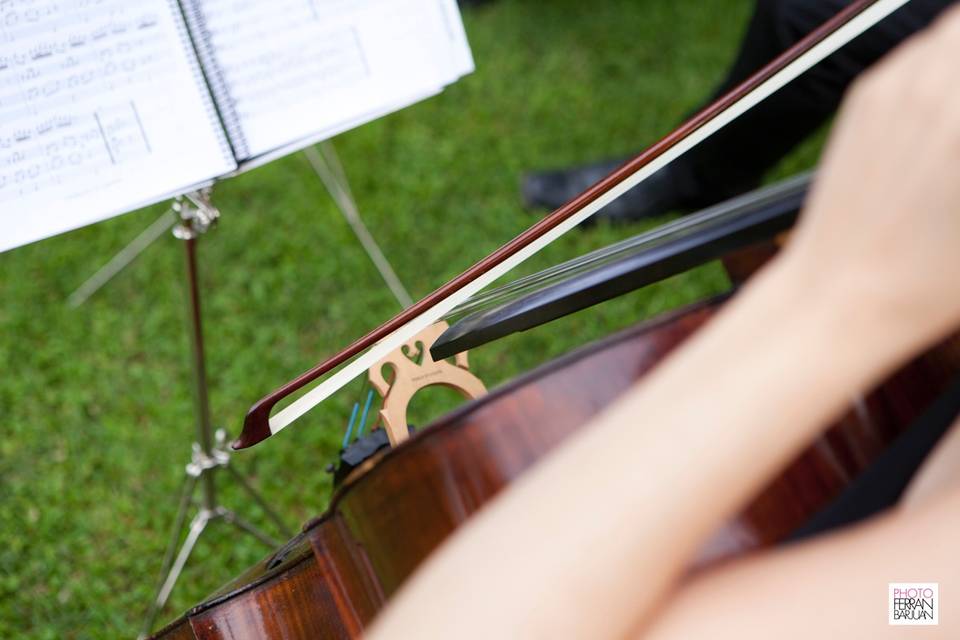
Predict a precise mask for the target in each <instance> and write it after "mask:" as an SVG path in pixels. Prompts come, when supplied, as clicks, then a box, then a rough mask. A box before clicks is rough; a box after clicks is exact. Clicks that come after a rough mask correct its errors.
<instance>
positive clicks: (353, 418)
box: [340, 402, 360, 449]
mask: <svg viewBox="0 0 960 640" xmlns="http://www.w3.org/2000/svg"><path fill="white" fill-rule="evenodd" d="M359 409H360V403H359V402H354V403H353V411H351V412H350V421H349V422H347V432H346V433H345V434H343V443H342V444H341V445H340V448H341V449H346V448H347V445H348V444H350V436H351V434H353V423H354V422H356V421H357V411H358V410H359Z"/></svg>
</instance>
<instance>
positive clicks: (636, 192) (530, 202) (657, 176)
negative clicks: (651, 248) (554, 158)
mask: <svg viewBox="0 0 960 640" xmlns="http://www.w3.org/2000/svg"><path fill="white" fill-rule="evenodd" d="M624 162H625V160H612V161H610V160H608V161H606V162H600V163H597V164H593V165H587V166H584V167H576V168H573V169H564V170H560V171H544V172H540V173H530V174H527V175H525V176H524V177H523V181H522V184H521V186H520V190H521V193H522V194H523V201H524V204H525V205H526V206H527V207H529V208H535V207H546V208H547V209H550V210H553V209H556V208H558V207H560V206H561V205H563V204H565V203H567V202H569V201H570V200H572V199H573V198H574V197H575V196H578V195H580V194H581V193H583V192H584V191H586V190H587V189H588V188H589V187H590V186H592V185H594V184H596V183H597V182H598V181H599V180H601V179H602V178H604V177H606V176H607V175H609V174H610V173H612V172H613V171H614V169H616V168H617V167H619V166H620V165H622V164H623V163H624ZM678 173H679V172H678V171H677V170H676V169H675V168H674V167H673V165H668V166H666V167H664V168H663V169H660V170H659V171H657V172H656V173H654V174H653V175H652V176H650V177H649V178H647V179H646V180H644V181H643V182H641V183H640V184H639V185H637V186H636V187H634V188H633V189H631V190H630V191H628V192H626V193H625V194H623V195H622V196H620V197H619V198H617V199H616V200H614V201H613V202H611V203H610V204H608V205H607V206H606V207H604V208H603V209H601V210H600V211H598V212H597V213H595V214H594V215H593V216H591V217H590V218H588V219H587V220H585V221H584V222H583V223H582V225H581V226H583V227H589V226H593V225H594V224H596V223H597V222H600V221H603V222H607V223H609V224H628V223H631V222H636V221H638V220H643V219H644V218H652V217H656V216H661V215H664V214H667V213H670V212H675V211H685V210H689V209H691V208H693V207H695V206H698V205H699V202H698V200H699V198H697V197H696V196H694V195H691V194H690V191H691V189H690V188H689V185H688V184H686V183H687V182H689V181H687V180H684V179H683V178H681V177H680V176H679V175H678Z"/></svg>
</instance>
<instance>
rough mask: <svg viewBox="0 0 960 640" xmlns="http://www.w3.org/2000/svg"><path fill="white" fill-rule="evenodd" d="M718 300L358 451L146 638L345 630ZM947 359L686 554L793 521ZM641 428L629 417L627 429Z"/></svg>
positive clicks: (951, 364) (862, 410)
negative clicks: (394, 440)
mask: <svg viewBox="0 0 960 640" xmlns="http://www.w3.org/2000/svg"><path fill="white" fill-rule="evenodd" d="M721 304H722V302H721V300H714V301H709V302H704V303H701V304H698V305H695V306H693V307H690V308H687V309H684V310H681V311H678V312H674V313H671V314H668V315H667V316H665V317H662V318H658V319H655V320H653V321H651V322H647V323H643V324H641V325H639V326H637V327H634V328H632V329H629V330H627V331H625V332H623V333H621V334H618V335H616V336H613V337H610V338H608V339H606V340H603V341H601V342H599V343H597V344H594V345H590V346H587V347H585V348H583V349H581V350H579V351H577V352H575V353H572V354H570V355H568V356H565V357H563V358H561V359H559V360H557V361H555V362H552V363H549V364H547V365H545V366H543V367H541V368H539V369H537V370H536V371H533V372H531V373H529V374H527V375H525V376H523V377H522V378H520V379H518V380H516V381H514V382H512V383H510V384H508V385H505V386H504V387H501V388H500V389H497V390H494V391H493V392H491V393H490V394H489V395H487V396H484V397H483V398H481V399H479V400H476V401H474V402H472V403H469V404H468V405H466V406H464V407H462V408H461V409H460V410H458V411H456V412H454V413H453V414H451V415H448V416H446V417H444V418H442V419H440V420H439V421H437V422H436V423H434V424H433V425H431V426H430V427H428V428H426V429H424V430H423V431H421V432H420V433H418V434H417V435H415V436H414V437H413V438H411V439H410V440H409V441H407V442H406V443H404V444H403V445H401V446H399V447H397V448H395V449H392V450H390V451H389V452H387V453H385V454H382V455H379V456H377V457H374V458H372V459H370V460H369V461H367V462H366V463H365V465H364V467H362V468H360V469H358V470H357V472H355V474H354V475H353V477H351V478H349V479H348V480H347V482H346V483H345V484H344V486H342V487H341V488H340V490H339V491H338V492H337V493H336V495H335V497H334V499H333V503H332V505H331V507H330V509H329V510H328V512H327V513H326V514H325V515H323V516H322V517H320V518H318V519H316V520H314V521H312V522H310V523H308V524H307V525H306V526H305V527H304V530H303V532H302V533H301V534H300V535H299V536H297V537H296V538H294V539H293V540H291V541H290V542H289V543H288V544H287V545H286V546H285V547H284V548H282V549H280V550H278V551H277V552H276V553H274V554H272V555H271V556H269V557H268V558H266V559H264V561H263V562H261V563H260V564H259V565H257V566H255V567H253V568H251V569H250V570H249V571H247V572H246V573H244V574H243V575H241V576H239V577H238V578H237V579H236V580H234V581H233V582H231V583H229V584H228V585H226V586H225V587H223V588H222V589H221V590H220V591H218V592H217V593H216V594H214V595H213V596H211V597H210V598H208V599H207V600H206V601H205V602H203V603H201V604H199V605H198V606H196V607H194V608H193V609H191V610H190V611H189V612H187V613H186V614H185V615H184V616H182V617H181V618H180V619H178V620H177V621H175V622H174V623H172V624H171V625H169V626H168V627H167V628H165V629H164V630H162V631H161V632H160V633H159V634H157V637H160V638H166V639H181V638H182V639H191V640H192V639H194V638H196V639H197V640H212V639H222V640H226V639H232V640H233V639H241V638H352V637H357V636H359V635H360V634H361V632H362V630H363V628H364V626H365V625H366V624H368V623H369V622H370V621H371V620H372V619H373V617H374V616H375V615H376V613H377V612H378V611H379V610H380V608H381V607H383V605H384V604H385V602H386V601H387V600H388V599H389V597H390V596H391V595H392V594H393V593H394V592H395V591H396V590H397V589H398V588H399V586H400V585H401V584H402V583H403V581H404V580H405V579H406V578H407V577H409V576H410V574H411V573H412V572H413V570H414V569H415V568H416V567H417V565H419V563H420V562H422V561H423V560H424V559H425V558H426V556H427V555H428V554H429V553H430V552H431V551H432V550H433V549H435V548H436V547H437V545H439V544H440V542H442V541H443V539H444V538H445V537H446V536H448V535H449V534H450V533H452V532H453V531H454V529H456V527H457V526H459V525H460V524H461V523H463V522H464V521H465V520H466V519H467V518H468V517H469V516H470V514H471V513H473V512H474V511H476V510H477V509H478V508H480V507H481V506H482V505H483V504H484V503H485V502H486V501H487V500H489V499H490V498H491V497H493V496H494V495H496V493H497V492H498V491H499V490H500V489H502V488H503V487H505V486H506V485H507V484H508V483H509V482H510V481H511V480H513V479H514V478H516V477H517V476H518V475H519V474H521V473H522V472H523V471H524V470H525V469H527V468H528V467H529V466H530V465H532V464H534V463H535V462H536V461H537V460H538V459H539V458H541V457H542V456H543V455H545V454H546V453H547V452H548V451H549V450H550V449H552V448H553V447H554V446H556V445H557V444H558V443H559V442H561V441H562V440H563V439H564V438H565V437H567V436H569V435H570V434H571V433H573V432H574V431H575V430H576V429H577V428H578V427H580V426H581V425H583V424H585V423H586V422H588V421H589V419H590V418H591V417H592V416H594V415H595V414H596V413H598V412H599V411H600V410H601V409H602V408H603V407H604V406H605V405H606V404H607V403H608V402H609V401H611V400H612V399H614V398H615V397H616V396H618V395H619V394H620V393H622V392H623V391H625V390H626V389H627V388H628V387H630V386H631V385H632V384H634V383H635V382H636V380H637V379H638V378H640V377H641V376H643V375H644V374H645V373H646V372H648V371H649V370H650V369H652V368H653V367H654V366H655V365H656V364H657V362H659V361H660V359H661V358H663V356H664V355H666V354H667V353H668V352H669V351H670V350H672V349H673V348H675V347H676V346H677V345H679V344H681V343H682V342H683V340H685V339H686V338H687V337H688V336H690V335H691V334H692V333H694V332H695V331H696V330H697V329H699V328H700V327H702V326H703V325H704V324H705V323H707V322H709V320H710V318H711V317H712V316H713V315H714V314H715V313H716V311H717V309H718V308H719V306H720V305H721ZM958 361H960V352H958V351H957V350H956V349H955V348H953V350H944V349H938V350H934V351H933V352H931V353H929V354H927V355H925V356H922V357H921V358H918V359H917V360H915V361H914V362H913V363H911V364H910V365H909V366H907V367H905V368H904V369H902V370H901V371H900V372H899V373H897V374H896V375H895V376H894V377H893V378H892V379H890V380H889V381H887V382H886V383H885V384H884V385H882V386H881V387H880V388H878V390H877V391H876V392H874V393H873V394H871V395H870V396H868V397H866V398H864V399H863V401H862V402H859V403H858V404H857V406H856V407H854V408H853V409H852V410H851V411H850V412H849V413H848V414H847V415H846V416H845V417H844V418H843V419H842V420H841V421H840V422H839V423H838V424H837V425H836V426H834V427H833V428H832V429H831V430H830V431H828V432H827V433H826V434H825V435H823V436H822V437H821V438H819V439H818V440H817V441H816V442H815V443H814V444H813V445H812V446H811V447H810V448H809V449H807V450H806V451H805V452H804V453H803V454H802V455H801V456H800V457H799V458H798V459H796V460H795V461H794V462H793V463H792V464H791V465H790V466H789V467H788V468H787V469H785V470H784V471H783V472H782V473H781V475H780V476H779V477H778V478H777V479H776V480H775V481H774V482H773V483H771V484H770V485H769V486H768V487H767V488H766V489H765V490H764V491H763V492H762V493H761V494H760V495H758V496H756V497H755V498H754V500H753V501H752V502H751V503H750V505H749V506H748V507H747V508H746V509H745V510H744V511H743V512H742V513H741V514H740V515H739V516H738V517H737V518H736V519H734V520H732V521H730V522H729V523H728V524H727V525H726V526H724V527H723V528H722V529H721V530H720V531H718V532H717V533H716V534H715V535H714V536H713V537H712V539H711V540H710V541H709V542H708V543H707V545H706V546H705V547H703V548H702V550H701V552H700V555H699V558H698V560H697V564H698V565H699V566H704V565H706V564H709V563H712V562H715V561H718V560H720V559H723V558H726V557H729V556H731V555H733V554H737V553H742V552H744V551H747V550H750V549H754V548H757V547H760V546H765V545H768V544H772V543H774V542H777V541H779V540H781V539H783V538H784V537H785V536H786V535H787V534H789V533H790V532H792V531H793V530H794V529H796V528H797V527H799V526H800V525H801V524H802V523H804V522H805V521H806V520H807V519H808V518H809V517H810V516H812V515H813V514H814V513H815V512H816V511H818V510H819V509H820V508H821V507H822V506H823V505H825V504H826V503H827V502H828V501H829V500H830V499H832V498H833V497H835V496H836V495H837V494H838V493H839V492H840V491H841V490H842V489H843V487H844V486H846V484H847V483H848V482H849V481H850V480H851V479H852V478H854V477H856V476H857V475H858V474H859V473H860V472H862V471H863V470H864V469H865V468H866V467H867V466H868V465H869V464H870V463H871V462H872V461H873V460H874V459H875V458H876V456H877V455H878V454H879V453H880V452H881V451H883V449H884V448H885V447H886V446H887V444H889V442H890V441H891V440H892V439H893V438H894V437H895V436H896V435H897V434H898V433H899V432H901V431H902V430H903V429H904V428H905V427H906V426H907V425H909V423H910V422H911V421H912V420H913V419H914V418H915V417H916V416H917V415H918V414H919V413H920V412H921V411H922V410H923V408H924V407H925V406H926V405H927V404H928V403H929V402H930V401H931V400H932V399H933V398H934V397H935V396H936V395H937V393H938V392H939V391H940V390H941V389H942V388H943V387H944V386H945V384H946V382H947V380H948V379H949V378H950V376H951V374H952V372H953V371H955V370H956V363H957V362H958ZM648 426H649V427H651V428H652V426H650V425H643V424H642V419H641V420H640V421H638V428H644V427H648ZM773 426H774V425H771V428H773Z"/></svg>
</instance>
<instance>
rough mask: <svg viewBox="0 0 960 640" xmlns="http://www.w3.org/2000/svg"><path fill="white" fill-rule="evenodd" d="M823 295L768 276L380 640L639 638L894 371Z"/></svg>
mask: <svg viewBox="0 0 960 640" xmlns="http://www.w3.org/2000/svg"><path fill="white" fill-rule="evenodd" d="M821 295H822V294H821V292H817V291H807V290H805V289H804V287H803V285H802V283H800V282H799V281H797V280H795V279H794V276H793V272H792V271H791V269H789V268H788V267H786V266H783V265H782V264H781V265H779V266H777V267H775V268H773V270H772V271H770V272H769V273H766V274H764V275H762V276H761V277H760V278H759V280H758V282H757V283H756V284H755V285H754V286H752V287H750V289H749V290H747V291H746V292H744V294H743V295H742V296H740V298H739V299H738V300H736V301H734V302H732V303H731V304H730V305H729V307H728V309H727V310H726V311H725V312H724V313H723V314H721V316H720V317H719V318H717V320H716V321H715V322H714V323H713V325H712V326H710V327H708V328H707V329H705V330H704V331H703V332H702V333H701V334H700V335H699V336H697V337H695V338H694V339H693V340H692V341H691V343H689V344H688V345H686V346H685V347H684V348H682V349H681V350H679V351H678V352H677V353H676V354H675V355H674V356H673V357H671V358H670V359H669V360H668V361H667V362H665V363H664V364H663V365H662V366H661V367H660V368H659V369H658V370H657V371H655V372H654V373H653V374H652V375H651V376H650V377H649V378H648V380H647V381H646V382H645V383H643V384H642V385H640V386H639V387H638V388H636V389H634V390H632V391H631V392H629V393H628V394H626V395H625V396H624V397H623V398H621V399H620V400H619V401H618V402H616V403H615V404H614V405H613V406H611V407H610V408H609V409H608V410H607V411H605V412H604V413H603V414H602V415H601V416H600V417H599V418H598V419H597V420H595V421H594V422H593V423H592V424H591V425H589V426H588V427H587V428H585V429H584V430H583V431H582V432H581V433H580V434H578V435H577V436H575V437H574V438H572V439H571V440H570V441H569V442H567V443H565V444H564V445H563V446H562V447H561V448H560V449H559V450H558V451H556V452H555V453H554V454H552V455H551V456H550V457H549V458H548V459H547V460H545V461H544V462H543V463H541V464H540V465H538V466H537V467H536V468H534V469H533V470H531V471H530V472H529V473H528V474H527V475H526V476H524V477H523V478H522V479H521V480H520V481H519V482H518V483H516V485H515V486H514V487H512V488H511V489H510V490H508V491H506V492H505V493H504V494H503V495H502V496H501V497H500V498H498V499H497V500H495V501H494V502H493V503H492V504H491V505H489V506H488V507H487V508H486V509H484V510H483V511H482V512H481V513H480V514H478V516H477V517H475V518H474V519H473V520H472V521H471V522H470V523H469V524H468V525H467V526H466V527H465V529H464V530H463V531H461V532H460V533H459V534H458V535H457V536H455V537H454V538H453V539H452V540H451V542H450V543H449V544H447V545H445V546H444V547H443V548H442V549H441V550H440V551H439V552H438V553H436V554H435V555H434V556H433V557H432V558H431V559H430V560H429V561H428V562H427V564H426V566H425V567H424V569H423V570H422V571H421V572H420V573H419V574H418V575H416V576H415V577H414V578H413V579H412V580H411V582H410V584H409V585H408V586H407V587H406V588H405V589H404V590H403V591H402V592H401V593H400V594H399V595H398V597H397V599H396V601H395V603H394V604H393V606H391V607H390V608H388V610H387V611H386V613H385V615H384V616H383V618H382V619H381V620H380V621H379V622H378V624H377V626H376V627H375V634H374V635H376V634H377V633H379V634H380V635H381V637H402V636H403V635H404V630H406V631H407V632H409V631H410V630H411V629H416V631H417V634H418V636H420V637H437V638H441V637H451V636H452V635H456V636H457V637H478V638H479V637H483V638H490V637H507V636H510V637H517V636H521V637H559V636H561V635H562V636H563V637H591V638H602V637H618V636H620V635H622V634H623V633H625V632H626V631H627V630H628V629H629V628H630V627H631V626H632V625H633V624H634V623H635V622H636V621H637V618H638V617H642V616H643V614H644V612H645V611H647V610H649V608H650V607H651V606H652V605H653V604H654V603H655V602H656V601H657V599H658V598H659V597H660V595H661V593H662V592H663V590H664V589H665V588H666V587H667V586H669V584H670V582H671V580H672V579H674V578H675V577H676V576H677V574H678V573H679V572H680V571H681V570H682V569H683V567H684V565H685V563H686V562H687V561H688V559H689V558H690V556H691V555H692V553H693V552H694V550H695V549H696V547H697V545H698V543H700V542H701V541H702V540H703V539H704V537H705V536H707V535H708V534H709V533H710V532H711V531H712V530H713V529H714V528H715V527H716V526H717V525H718V524H719V523H720V522H721V521H722V519H723V518H725V517H727V516H728V515H730V514H732V513H733V512H734V511H735V510H736V509H737V508H738V507H739V506H740V505H741V504H742V503H743V502H744V501H745V500H747V499H748V498H749V497H750V495H751V494H753V493H754V492H755V491H756V490H757V489H759V488H760V486H761V485H762V483H763V482H764V481H765V480H766V479H767V478H768V477H769V476H770V475H771V474H772V473H773V472H775V470H776V469H778V468H779V467H781V466H782V465H783V464H785V463H786V462H787V461H788V459H789V458H790V457H791V456H792V455H794V454H796V453H797V452H798V450H799V449H800V448H801V447H802V446H803V444H804V443H805V442H807V441H808V440H809V439H810V438H811V437H812V436H813V435H814V434H815V433H816V432H817V430H818V429H820V428H821V427H822V426H823V425H825V424H826V423H827V422H828V419H829V418H830V417H831V416H833V415H834V414H835V413H837V412H838V411H839V410H840V409H841V407H842V406H843V405H844V404H845V402H846V401H847V400H848V398H849V397H850V396H851V394H852V393H853V392H854V391H855V390H857V389H859V388H861V387H862V386H863V385H865V384H867V383H868V382H869V381H871V380H872V379H874V378H876V377H877V376H878V375H879V374H880V373H881V372H882V370H883V369H884V368H885V367H886V366H889V364H890V362H891V360H892V359H893V358H895V357H896V355H895V354H892V353H891V352H890V351H891V350H890V349H887V348H883V347H882V346H881V347H878V344H882V343H883V341H884V340H883V338H882V336H878V335H873V331H872V329H871V328H869V327H857V328H856V331H851V330H850V328H851V327H852V326H853V322H854V320H855V319H853V318H851V317H848V316H847V315H845V311H842V310H841V307H842V308H843V309H847V306H844V305H834V304H832V302H833V301H830V300H823V299H821V298H820V296H821ZM807 297H810V299H809V300H807V299H805V298H807ZM852 312H853V311H852V310H851V313H852ZM877 331H880V329H877ZM758 454H762V455H758ZM688 460H689V461H694V462H695V464H692V465H689V466H688V465H687V461H688ZM426 610H429V611H430V615H429V616H422V615H420V614H421V613H422V612H423V611H426Z"/></svg>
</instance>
